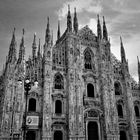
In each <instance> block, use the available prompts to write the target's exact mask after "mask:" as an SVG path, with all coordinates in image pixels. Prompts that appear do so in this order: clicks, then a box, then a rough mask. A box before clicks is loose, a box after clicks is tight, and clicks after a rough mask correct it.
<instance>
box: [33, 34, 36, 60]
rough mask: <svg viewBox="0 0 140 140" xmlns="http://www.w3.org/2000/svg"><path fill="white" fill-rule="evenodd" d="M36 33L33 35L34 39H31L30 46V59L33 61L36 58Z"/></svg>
mask: <svg viewBox="0 0 140 140" xmlns="http://www.w3.org/2000/svg"><path fill="white" fill-rule="evenodd" d="M36 49H37V47H36V33H34V39H33V44H32V57H33V60H34V59H35V57H36Z"/></svg>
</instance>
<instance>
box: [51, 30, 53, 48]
mask: <svg viewBox="0 0 140 140" xmlns="http://www.w3.org/2000/svg"><path fill="white" fill-rule="evenodd" d="M51 46H53V30H52V36H51Z"/></svg>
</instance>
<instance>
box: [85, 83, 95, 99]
mask: <svg viewBox="0 0 140 140" xmlns="http://www.w3.org/2000/svg"><path fill="white" fill-rule="evenodd" d="M87 96H88V97H94V86H93V85H92V84H90V83H89V84H88V85H87Z"/></svg>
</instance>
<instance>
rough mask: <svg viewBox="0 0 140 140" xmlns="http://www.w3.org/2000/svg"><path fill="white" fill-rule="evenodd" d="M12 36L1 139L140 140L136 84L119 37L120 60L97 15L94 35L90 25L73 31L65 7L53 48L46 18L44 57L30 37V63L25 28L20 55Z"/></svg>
mask: <svg viewBox="0 0 140 140" xmlns="http://www.w3.org/2000/svg"><path fill="white" fill-rule="evenodd" d="M15 36H16V35H15V30H14V31H13V35H12V40H11V44H10V47H9V53H8V56H7V59H6V64H5V66H4V68H3V73H2V75H1V77H0V97H1V98H0V139H1V140H9V139H16V140H18V139H20V140H24V139H26V140H138V139H140V88H139V84H137V83H136V82H135V81H134V80H133V78H132V77H131V75H130V73H129V66H128V61H127V60H126V56H125V50H124V46H123V42H122V39H121V38H120V42H121V43H120V50H121V52H120V53H121V61H119V60H117V59H116V58H115V56H114V55H113V54H112V53H111V50H110V47H111V44H110V41H109V39H108V32H107V28H106V23H105V19H104V18H103V26H102V27H101V25H100V19H99V16H98V19H97V35H95V34H94V33H93V32H92V31H91V29H90V28H89V27H88V26H85V27H83V28H82V29H80V30H79V29H78V19H77V14H76V9H75V12H74V18H73V24H72V17H71V13H70V9H68V15H67V28H66V30H65V32H64V33H63V34H62V35H61V34H60V24H59V23H58V32H57V41H56V43H55V44H53V38H52V35H51V33H50V24H49V19H48V23H47V28H46V35H45V43H44V44H43V52H42V50H41V44H40V41H39V43H36V42H37V41H36V35H34V37H33V43H32V55H31V57H29V59H28V60H25V46H24V41H25V40H24V30H23V36H22V38H21V43H20V46H19V54H18V57H17V54H16V53H17V52H16V37H15ZM138 75H139V80H140V63H139V60H138ZM26 80H28V82H29V83H26Z"/></svg>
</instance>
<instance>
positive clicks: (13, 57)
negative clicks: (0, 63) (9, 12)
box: [7, 28, 17, 63]
mask: <svg viewBox="0 0 140 140" xmlns="http://www.w3.org/2000/svg"><path fill="white" fill-rule="evenodd" d="M15 30H16V29H15V28H14V30H13V35H12V40H11V43H10V47H9V53H8V60H7V62H9V63H15V62H16V60H17V57H16V45H17V43H16V39H15Z"/></svg>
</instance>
